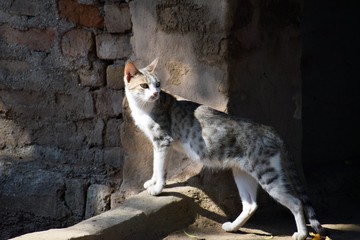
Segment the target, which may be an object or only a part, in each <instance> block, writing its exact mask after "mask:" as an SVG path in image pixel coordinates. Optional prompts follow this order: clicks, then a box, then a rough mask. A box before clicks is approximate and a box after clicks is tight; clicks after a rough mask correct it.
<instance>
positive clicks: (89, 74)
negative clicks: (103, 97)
mask: <svg viewBox="0 0 360 240" xmlns="http://www.w3.org/2000/svg"><path fill="white" fill-rule="evenodd" d="M79 77H80V83H81V85H82V86H87V87H101V86H104V85H105V64H104V63H102V62H100V61H95V62H93V67H92V69H91V70H87V69H83V70H81V71H80V74H79Z"/></svg>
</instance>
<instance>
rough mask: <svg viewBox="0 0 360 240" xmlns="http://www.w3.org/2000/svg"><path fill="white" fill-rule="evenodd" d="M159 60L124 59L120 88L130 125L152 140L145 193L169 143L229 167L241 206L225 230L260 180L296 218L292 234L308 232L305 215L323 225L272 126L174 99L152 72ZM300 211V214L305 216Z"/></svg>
mask: <svg viewBox="0 0 360 240" xmlns="http://www.w3.org/2000/svg"><path fill="white" fill-rule="evenodd" d="M157 63H158V59H155V60H154V61H153V62H152V63H151V64H149V65H148V66H147V67H145V68H142V69H138V68H137V67H136V66H135V65H134V63H132V62H128V63H127V64H126V65H125V70H124V82H125V93H126V97H127V100H128V102H129V107H130V109H131V116H132V118H133V119H134V121H135V124H136V125H137V126H138V128H139V129H141V130H142V131H143V132H144V134H145V135H146V136H147V138H148V139H149V140H150V141H151V143H152V144H153V150H154V151H153V152H154V153H153V154H154V165H153V176H152V178H151V179H150V180H148V181H146V182H145V183H144V187H145V188H146V189H147V191H148V192H149V194H151V195H158V194H160V193H161V191H162V190H163V188H164V186H165V172H166V169H165V166H166V161H167V157H168V154H169V150H170V148H174V149H175V150H178V151H181V152H183V153H185V154H187V155H188V156H189V158H191V159H192V160H194V161H200V162H202V163H203V164H204V165H205V166H208V167H211V168H222V169H231V170H232V172H233V175H234V179H235V182H236V185H237V187H238V191H239V194H240V197H241V201H242V205H243V209H242V212H241V213H240V215H239V216H238V217H237V218H236V219H235V220H234V221H233V222H226V223H224V224H223V226H222V227H223V229H224V230H225V231H229V232H231V231H237V230H238V229H239V228H240V227H241V226H243V225H244V224H245V223H246V221H247V220H248V219H249V218H250V217H251V216H252V214H253V213H254V212H255V210H256V209H257V203H256V195H257V189H258V186H259V185H260V186H261V187H262V188H263V189H264V190H265V191H266V192H267V193H268V194H269V195H270V196H271V197H273V198H274V199H275V200H276V201H278V202H279V203H281V204H282V205H284V206H285V207H287V208H288V209H289V210H290V211H291V212H292V214H293V215H294V217H295V222H296V227H297V232H295V233H294V234H293V238H294V239H300V240H303V239H305V238H306V237H307V235H308V231H307V228H306V222H305V215H306V217H307V219H308V220H309V222H310V225H311V226H312V227H313V228H314V229H315V231H316V232H318V233H320V234H321V235H325V230H324V229H323V228H322V226H321V225H320V223H319V221H318V220H317V218H316V215H315V211H314V209H313V207H312V206H311V204H310V200H309V198H308V196H307V194H306V193H305V190H304V188H303V187H302V185H301V181H300V179H299V177H298V174H297V172H296V167H295V164H294V163H293V162H292V161H291V159H290V158H289V154H288V153H287V150H286V148H285V144H284V142H283V140H282V139H281V138H280V137H279V135H278V134H277V133H276V132H275V131H274V129H273V128H271V127H268V126H264V125H261V124H256V123H253V122H251V121H245V120H242V119H239V118H233V117H231V116H229V115H227V114H225V113H223V112H219V111H216V110H214V109H212V108H210V107H207V106H204V105H200V104H197V103H194V102H191V101H185V100H177V99H176V98H175V97H174V96H172V95H171V94H169V93H167V92H165V91H162V90H161V89H160V80H159V79H158V77H157V76H156V75H155V68H156V65H157ZM304 213H305V215H304Z"/></svg>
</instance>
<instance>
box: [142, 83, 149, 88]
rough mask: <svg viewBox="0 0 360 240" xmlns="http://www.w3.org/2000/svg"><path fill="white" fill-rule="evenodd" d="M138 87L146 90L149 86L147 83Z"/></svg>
mask: <svg viewBox="0 0 360 240" xmlns="http://www.w3.org/2000/svg"><path fill="white" fill-rule="evenodd" d="M140 87H142V88H144V89H146V88H149V85H148V84H147V83H141V84H140Z"/></svg>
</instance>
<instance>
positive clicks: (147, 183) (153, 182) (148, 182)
mask: <svg viewBox="0 0 360 240" xmlns="http://www.w3.org/2000/svg"><path fill="white" fill-rule="evenodd" d="M155 183H156V181H155V180H153V179H150V180H147V181H146V182H145V183H144V188H145V189H148V188H149V187H151V186H154V185H155Z"/></svg>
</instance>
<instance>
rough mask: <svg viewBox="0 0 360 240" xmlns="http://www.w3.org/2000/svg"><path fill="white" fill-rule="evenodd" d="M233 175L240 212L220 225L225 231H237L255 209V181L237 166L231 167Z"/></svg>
mask: <svg viewBox="0 0 360 240" xmlns="http://www.w3.org/2000/svg"><path fill="white" fill-rule="evenodd" d="M233 175H234V179H235V183H236V186H237V188H238V190H239V194H240V198H241V202H242V212H241V214H240V215H239V216H238V217H237V218H236V219H235V220H234V221H233V222H226V223H224V224H223V225H222V228H223V229H224V230H225V231H227V232H234V231H237V230H238V229H239V228H240V227H241V226H243V225H244V224H245V223H246V221H247V220H249V218H250V217H251V216H252V215H253V214H254V212H255V210H256V209H257V204H256V194H257V188H258V183H257V181H256V180H255V179H254V178H253V177H252V176H250V175H249V174H248V173H246V172H244V171H242V170H240V169H237V168H234V169H233Z"/></svg>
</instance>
